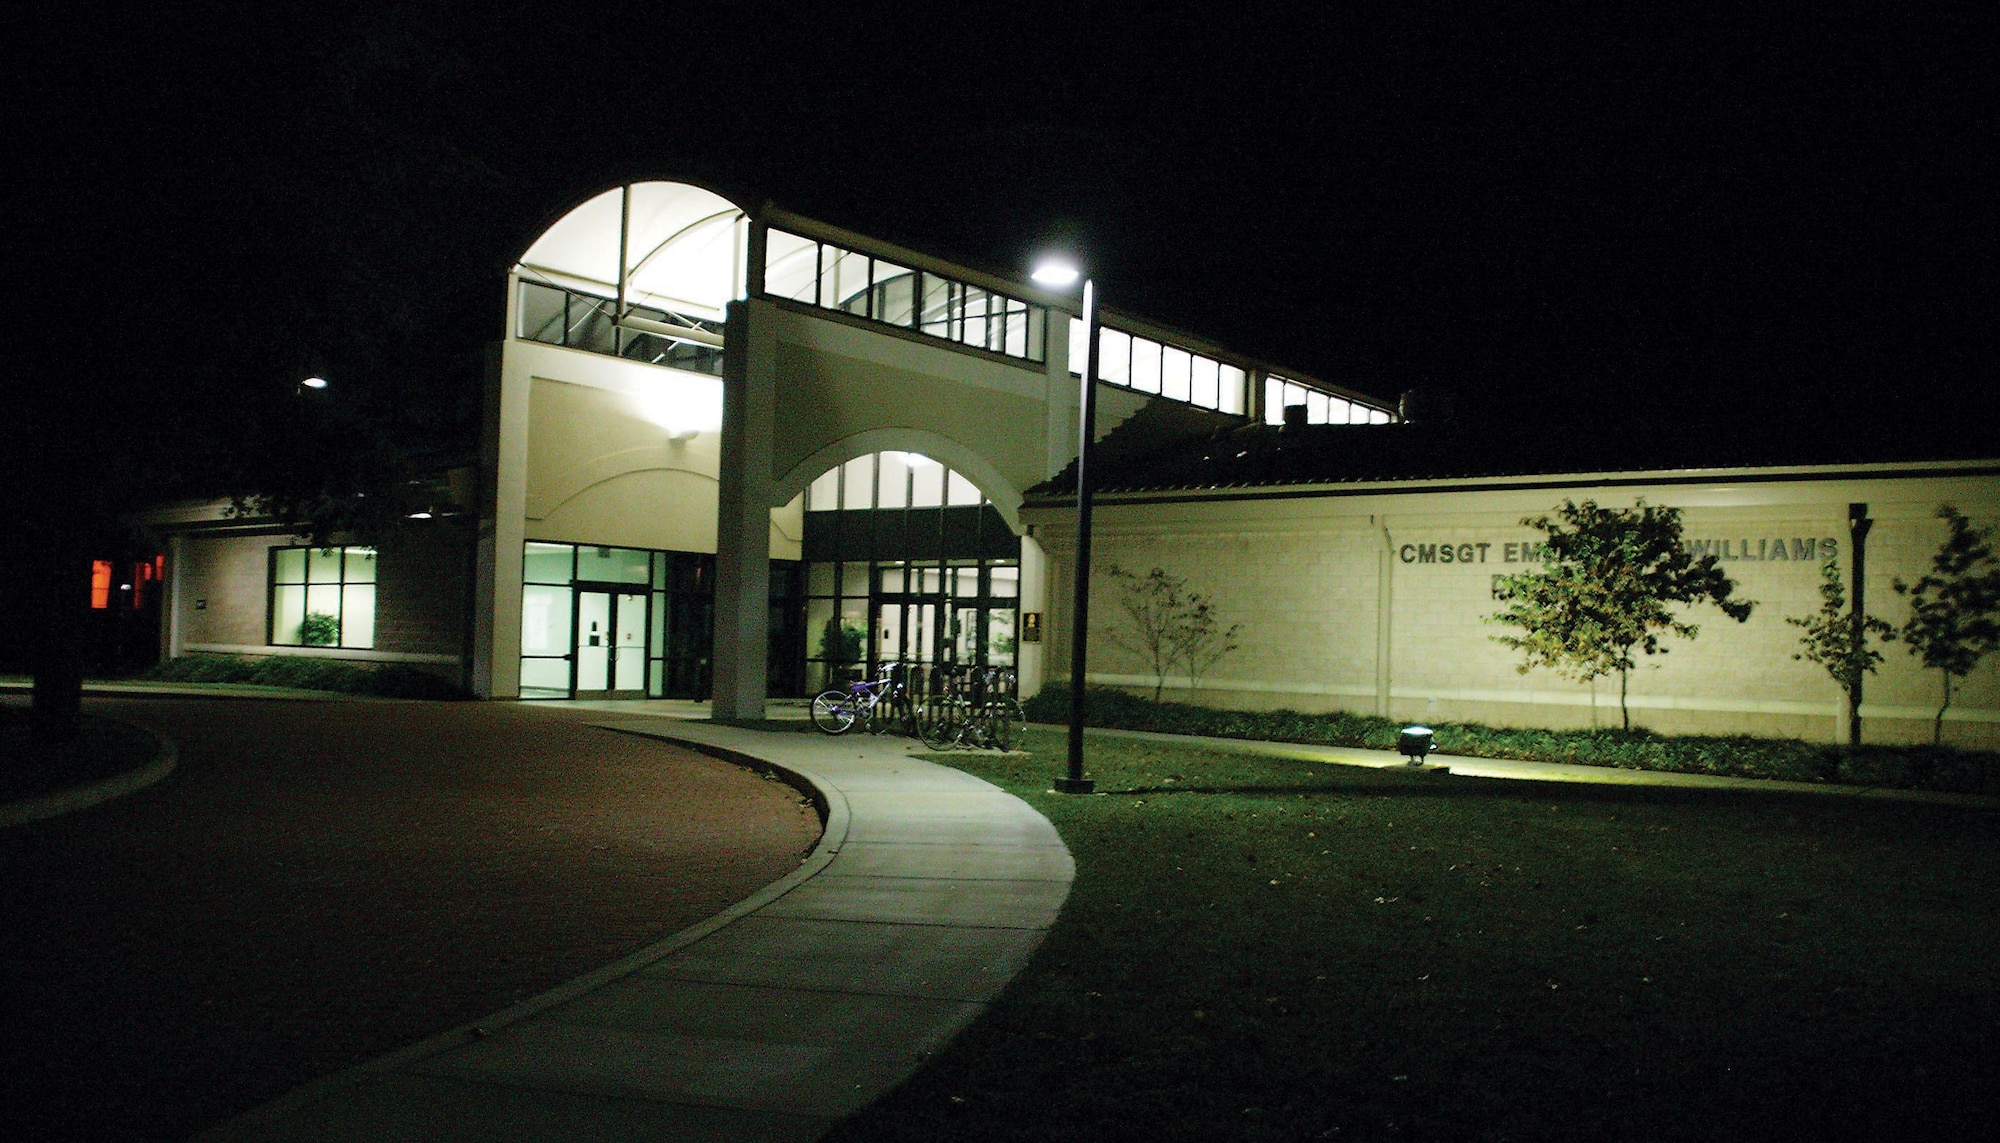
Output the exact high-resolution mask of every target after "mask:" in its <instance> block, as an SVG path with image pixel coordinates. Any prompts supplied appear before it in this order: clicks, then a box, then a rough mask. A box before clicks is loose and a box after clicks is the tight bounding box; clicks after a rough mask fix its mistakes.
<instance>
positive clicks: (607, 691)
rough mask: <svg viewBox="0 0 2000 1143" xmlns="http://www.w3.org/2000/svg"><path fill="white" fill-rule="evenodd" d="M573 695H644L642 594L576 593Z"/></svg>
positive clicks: (644, 636)
mask: <svg viewBox="0 0 2000 1143" xmlns="http://www.w3.org/2000/svg"><path fill="white" fill-rule="evenodd" d="M575 631H576V697H578V698H644V697H645V695H646V596H645V593H644V592H620V591H589V590H580V591H578V592H577V593H576V627H575Z"/></svg>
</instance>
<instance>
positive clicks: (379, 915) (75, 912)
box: [0, 699, 819, 1140]
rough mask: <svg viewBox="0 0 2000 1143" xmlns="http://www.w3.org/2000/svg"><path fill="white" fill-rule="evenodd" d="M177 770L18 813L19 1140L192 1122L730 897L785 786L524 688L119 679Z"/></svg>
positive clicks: (805, 817)
mask: <svg viewBox="0 0 2000 1143" xmlns="http://www.w3.org/2000/svg"><path fill="white" fill-rule="evenodd" d="M92 709H93V710H94V711H96V712H97V713H102V714H106V715H110V716H112V717H117V718H124V719H128V720H130V721H133V722H137V723H140V724H142V725H145V726H148V727H151V728H154V729H157V730H158V731H159V732H161V733H164V734H166V735H168V736H169V737H171V738H172V739H173V740H174V741H175V742H176V743H177V744H178V745H179V748H180V768H179V770H178V771H177V772H176V773H175V774H174V775H173V776H171V777H169V778H168V779H167V780H166V781H165V782H163V783H161V784H160V785H158V786H155V787H153V788H152V789H150V790H147V791H145V792H143V793H140V794H137V795H134V796H132V797H129V798H125V799H122V800H120V801H117V802H113V803H110V804H108V805H105V806H102V807H99V808H97V809H95V810H91V811H87V812H84V813H81V814H76V815H72V816H70V817H67V818H60V819H56V820H53V821H48V822H42V823H37V824H34V825H29V826H23V827H19V828H15V829H9V830H5V831H0V978H4V979H0V1138H4V1139H23V1140H25V1139H67V1138H75V1139H181V1138H185V1137H186V1136H187V1135H189V1134H190V1133H192V1132H193V1131H195V1130H197V1129H199V1128H201V1127H203V1126H205V1125H207V1124H210V1123H212V1122H215V1121H216V1120H219V1119H222V1118H225V1117H227V1116H229V1115H231V1114H233V1113H235V1112H237V1111H241V1110H244V1109H247V1108H249V1107H252V1106H254V1105H256V1104H258V1103H261V1102H263V1101H265V1100H268V1099H271V1098H273V1097H275V1096H277V1095H280V1094H282V1093H283V1092H285V1091H286V1090H288V1089H290V1088H291V1087H293V1086H295V1085H297V1084H299V1083H302V1082H304V1081H305V1080H308V1079H310V1078H312V1077H314V1076H317V1075H321V1074H324V1073H327V1072H331V1071H335V1070H338V1069H340V1068H343V1067H346V1066H348V1065H351V1064H355V1063H359V1062H361V1061H362V1060H365V1059H368V1058H371V1057H373V1056H375V1055H378V1054H381V1053H383V1052H387V1051H390V1050H392V1049H394V1048H396V1047H398V1046H400V1045H402V1044H405V1043H408V1042H410V1041H412V1040H416V1039H419V1038H422V1037H424V1036H427V1035H430V1034H432V1033H435V1032H438V1031H442V1030H443V1029H445V1028H448V1027H451V1026H453V1025H456V1024H459V1023H463V1022H465V1021H467V1020H471V1019H474V1018H477V1017H479V1016H481V1015H484V1014H486V1013H489V1012H492V1011H494V1010H496V1009H499V1008H502V1007H505V1006H507V1005H509V1004H512V1003H514V1002H516V1001H518V1000H521V999H523V998H525V997H528V996H531V995H533V994H535V993H537V992H540V991H542V990H544V989H547V988H549V987H551V986H553V985H556V984H559V983H561V982H562V981H564V980H566V979H568V978H570V977H572V976H575V975H578V974H580V973H583V972H586V971H588V970H590V969H593V968H596V967H599V966H601V965H603V964H605V963H608V962H610V961H612V960H615V959H617V958H618V957H619V956H621V955H623V954H625V953H628V952H631V951H632V950H634V949H635V948H638V947H640V946H643V945H645V944H647V943H648V942H651V941H653V940H656V939H658V938H660V937H663V936H666V935H667V934H670V933H672V932H675V931H677V930H679V929H681V928H683V927H685V926H687V925H689V924H691V923H693V922H695V921H698V920H700V919H702V918H705V917H708V916H711V915H713V914H714V913H716V912H718V911H720V910H721V909H723V908H724V907H726V906H728V905H730V904H733V903H735V902H736V901H739V900H741V899H743V898H744V897H747V896H749V895H750V894H751V893H752V892H754V891H755V890H757V889H758V888H760V887H762V886H764V885H766V884H768V883H770V882H771V881H774V880H776V879H778V878H779V877H782V876H783V875H785V874H786V873H788V872H790V871H791V870H792V869H793V868H794V867H796V865H797V864H798V862H799V860H800V858H801V857H802V856H803V855H804V854H805V853H806V852H807V851H808V850H810V848H811V847H812V845H813V844H814V842H815V841H816V840H817V838H818V835H819V821H818V818H817V816H816V815H815V814H814V813H813V812H812V810H811V809H810V807H807V806H804V805H802V804H801V801H800V799H799V797H798V795H797V793H796V792H795V791H794V790H792V789H791V788H790V787H788V786H785V785H783V784H780V783H778V782H775V781H770V780H767V779H764V778H761V777H759V776H757V775H755V774H752V773H749V772H747V771H745V770H741V769H738V768H736V767H734V766H730V765H727V764H725V763H721V762H717V761H714V760H712V759H709V758H705V757H702V756H699V755H695V754H691V753H688V752H685V751H681V750H677V749H674V748H671V747H668V746H665V745H663V744H660V743H657V742H652V741H647V740H643V739H637V738H633V737H630V736H626V735H620V734H616V733H613V732H610V731H605V730H599V729H595V728H592V727H589V726H587V725H585V724H584V723H585V719H586V718H587V717H588V716H587V715H586V714H585V713H583V712H567V711H563V710H559V709H550V708H546V707H541V708H538V707H532V706H518V705H513V704H502V703H458V704H428V703H426V704H418V703H366V702H339V701H328V702H277V701H249V700H210V699H146V700H95V701H93V704H92Z"/></svg>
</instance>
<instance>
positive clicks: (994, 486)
mask: <svg viewBox="0 0 2000 1143" xmlns="http://www.w3.org/2000/svg"><path fill="white" fill-rule="evenodd" d="M890 451H908V452H913V453H918V454H921V455H922V456H925V457H928V458H930V459H932V460H935V461H938V462H941V463H943V464H945V465H948V466H950V467H951V468H953V469H955V470H957V471H958V472H960V473H963V474H964V475H965V476H966V478H967V479H969V480H971V481H972V482H973V483H974V484H975V485H977V486H978V487H979V491H980V492H981V493H982V494H984V495H985V497H986V498H987V499H988V500H989V501H991V502H992V504H993V508H994V510H995V511H997V512H999V513H1000V517H1001V519H1003V520H1005V521H1006V522H1007V526H1008V527H1009V528H1011V529H1013V531H1014V533H1015V534H1016V535H1019V534H1020V531H1021V490H1020V489H1018V488H1015V487H1014V486H1013V484H1012V482H1010V481H1009V480H1008V479H1007V477H1006V475H1005V474H1003V473H1002V472H1001V471H1000V469H999V467H998V466H997V465H995V464H994V463H993V462H992V461H990V460H988V459H987V458H986V457H985V456H983V455H981V454H980V453H979V452H977V451H975V450H973V449H971V448H968V447H967V446H965V445H962V444H960V443H958V442H957V441H955V440H952V439H951V438H950V437H947V436H943V435H940V434H938V433H934V432H929V431H927V430H924V429H912V428H889V429H869V430H867V431H865V432H860V433H856V434H854V435H853V436H850V437H846V438H844V439H842V440H838V441H835V442H834V443H832V444H829V445H827V446H825V447H824V448H821V449H818V450H816V451H814V452H813V454H812V455H811V456H808V457H806V458H805V459H804V460H802V461H800V462H799V463H798V464H796V465H794V466H793V467H792V470H791V471H790V472H787V473H784V474H783V475H781V476H779V477H778V478H777V479H776V480H774V481H773V482H772V485H771V506H772V507H774V508H775V507H779V506H781V505H784V504H788V503H790V502H791V500H792V498H793V497H795V496H797V495H798V494H799V493H801V492H804V491H805V490H806V487H807V486H808V485H810V484H811V483H812V482H813V481H814V480H815V479H817V478H818V477H820V476H821V475H822V474H824V473H825V472H826V471H827V470H829V469H831V468H834V467H835V466H837V465H840V464H842V463H844V462H846V461H849V460H853V459H854V458H855V457H859V456H867V455H868V454H869V453H877V452H890Z"/></svg>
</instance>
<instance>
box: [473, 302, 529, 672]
mask: <svg viewBox="0 0 2000 1143" xmlns="http://www.w3.org/2000/svg"><path fill="white" fill-rule="evenodd" d="M509 313H510V314H511V313H512V310H511V309H510V310H509ZM508 357H509V355H508V354H507V353H506V352H505V346H504V345H503V346H502V347H501V349H500V352H498V353H496V354H494V355H492V356H491V357H489V358H488V362H487V380H486V386H487V388H486V407H485V410H484V412H483V417H482V420H483V422H484V423H483V424H482V426H481V441H480V476H481V488H480V490H479V536H478V539H477V540H476V541H475V542H476V543H477V545H478V550H477V553H476V555H475V556H474V559H475V561H476V563H475V566H474V571H473V588H472V590H473V612H472V691H473V693H474V694H476V695H478V696H479V697H481V698H516V697H518V696H519V695H520V693H521V545H522V543H523V542H524V540H525V539H526V529H527V511H528V395H529V391H530V388H531V387H532V385H533V384H534V379H533V378H532V377H530V376H529V374H528V371H527V367H526V366H525V365H524V364H521V363H520V362H518V361H509V360H508Z"/></svg>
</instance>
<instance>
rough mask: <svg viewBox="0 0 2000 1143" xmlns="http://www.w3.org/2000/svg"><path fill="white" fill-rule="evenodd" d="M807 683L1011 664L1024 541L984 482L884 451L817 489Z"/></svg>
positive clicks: (809, 562)
mask: <svg viewBox="0 0 2000 1143" xmlns="http://www.w3.org/2000/svg"><path fill="white" fill-rule="evenodd" d="M804 555H805V576H806V596H807V599H806V628H805V636H806V681H807V690H808V691H812V690H816V689H818V688H820V687H823V686H829V685H833V684H834V683H836V682H838V681H840V680H841V679H843V678H846V677H851V676H852V675H854V674H857V673H860V672H863V671H867V672H869V673H871V674H872V673H875V672H879V671H880V670H881V669H882V667H883V665H884V664H887V663H892V662H904V663H968V664H977V665H981V666H996V667H1012V666H1014V664H1015V659H1016V653H1017V646H1016V640H1017V638H1018V634H1017V632H1018V625H1019V620H1020V596H1021V540H1020V537H1018V536H1016V535H1015V534H1014V532H1013V530H1012V529H1010V528H1009V527H1008V526H1007V522H1006V521H1005V520H1004V519H1002V518H1001V516H1000V513H999V512H998V511H997V510H996V509H995V508H994V507H993V504H992V502H991V501H989V500H988V499H987V498H986V497H985V495H984V494H982V493H981V492H980V490H979V488H978V486H977V485H975V484H974V483H973V482H972V481H971V480H969V479H967V478H966V477H965V476H964V475H963V474H962V473H959V472H956V471H953V470H952V469H950V468H948V467H946V466H945V465H943V464H941V463H939V462H938V461H935V460H932V459H931V458H930V457H927V456H924V455H923V454H921V453H913V452H879V453H870V454H868V455H866V456H859V457H855V458H854V459H853V460H850V461H848V462H847V463H845V464H842V465H839V466H837V467H834V468H831V469H828V470H827V471H826V472H825V473H824V474H822V475H821V476H820V477H819V479H817V480H815V481H813V483H812V486H811V487H810V488H808V489H807V490H806V526H805V541H804Z"/></svg>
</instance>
